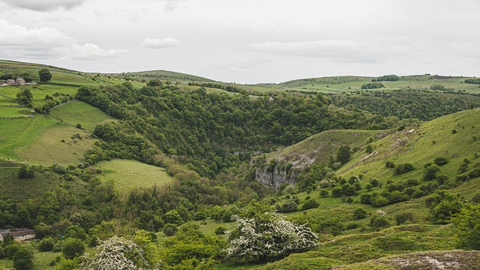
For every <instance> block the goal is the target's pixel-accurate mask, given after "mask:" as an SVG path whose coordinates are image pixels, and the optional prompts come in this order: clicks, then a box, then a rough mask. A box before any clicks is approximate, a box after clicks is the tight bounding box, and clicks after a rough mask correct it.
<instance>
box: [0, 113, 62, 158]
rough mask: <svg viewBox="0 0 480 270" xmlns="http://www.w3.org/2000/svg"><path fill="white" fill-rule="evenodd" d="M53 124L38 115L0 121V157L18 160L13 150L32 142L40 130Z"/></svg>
mask: <svg viewBox="0 0 480 270" xmlns="http://www.w3.org/2000/svg"><path fill="white" fill-rule="evenodd" d="M55 122H57V121H56V120H54V119H50V118H48V117H46V116H43V115H39V114H35V117H34V118H19V119H0V156H3V157H6V158H11V159H18V157H17V155H16V154H15V148H16V147H19V146H22V145H24V144H26V143H29V142H31V141H33V140H34V139H35V137H36V136H37V134H38V133H39V132H40V131H41V130H42V129H44V128H45V127H47V126H49V125H52V124H54V123H55Z"/></svg>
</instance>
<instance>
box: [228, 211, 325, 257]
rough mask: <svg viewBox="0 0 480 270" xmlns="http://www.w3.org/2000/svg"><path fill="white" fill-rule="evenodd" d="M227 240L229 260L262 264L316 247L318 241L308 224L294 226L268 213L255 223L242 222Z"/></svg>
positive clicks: (250, 221) (276, 215)
mask: <svg viewBox="0 0 480 270" xmlns="http://www.w3.org/2000/svg"><path fill="white" fill-rule="evenodd" d="M227 236H228V243H229V247H228V248H227V249H226V252H227V256H228V257H238V258H245V259H247V260H248V259H249V258H251V257H253V258H258V259H261V260H263V259H266V258H267V257H268V256H281V257H285V256H288V255H289V254H290V253H293V252H298V251H304V250H308V249H311V248H313V247H315V246H317V243H316V240H317V239H318V236H317V235H315V234H314V233H313V232H312V231H311V230H310V229H309V228H308V227H307V226H306V224H304V225H296V224H293V223H291V222H289V221H286V220H285V217H284V216H282V215H279V214H276V213H266V214H264V215H262V216H260V217H257V218H256V219H239V220H238V221H237V224H236V225H235V229H234V230H233V231H232V232H230V233H229V234H228V235H227ZM267 245H268V248H266V246H267Z"/></svg>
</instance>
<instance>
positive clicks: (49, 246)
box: [38, 238, 55, 251]
mask: <svg viewBox="0 0 480 270" xmlns="http://www.w3.org/2000/svg"><path fill="white" fill-rule="evenodd" d="M53 246H55V241H54V240H53V239H52V238H43V240H42V241H40V242H39V243H38V250H39V251H52V250H53Z"/></svg>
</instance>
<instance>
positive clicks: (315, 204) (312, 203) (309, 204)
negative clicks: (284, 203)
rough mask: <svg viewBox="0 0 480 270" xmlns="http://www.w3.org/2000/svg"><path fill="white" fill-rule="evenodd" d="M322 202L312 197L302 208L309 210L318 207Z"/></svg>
mask: <svg viewBox="0 0 480 270" xmlns="http://www.w3.org/2000/svg"><path fill="white" fill-rule="evenodd" d="M319 205H320V204H319V203H318V202H317V201H316V200H315V199H310V200H307V201H306V202H305V203H304V204H303V205H302V210H308V209H312V208H317V207H318V206H319Z"/></svg>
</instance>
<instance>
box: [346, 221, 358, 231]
mask: <svg viewBox="0 0 480 270" xmlns="http://www.w3.org/2000/svg"><path fill="white" fill-rule="evenodd" d="M345 227H346V228H347V230H353V229H356V228H358V227H360V225H358V223H355V222H349V223H347V226H345Z"/></svg>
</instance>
